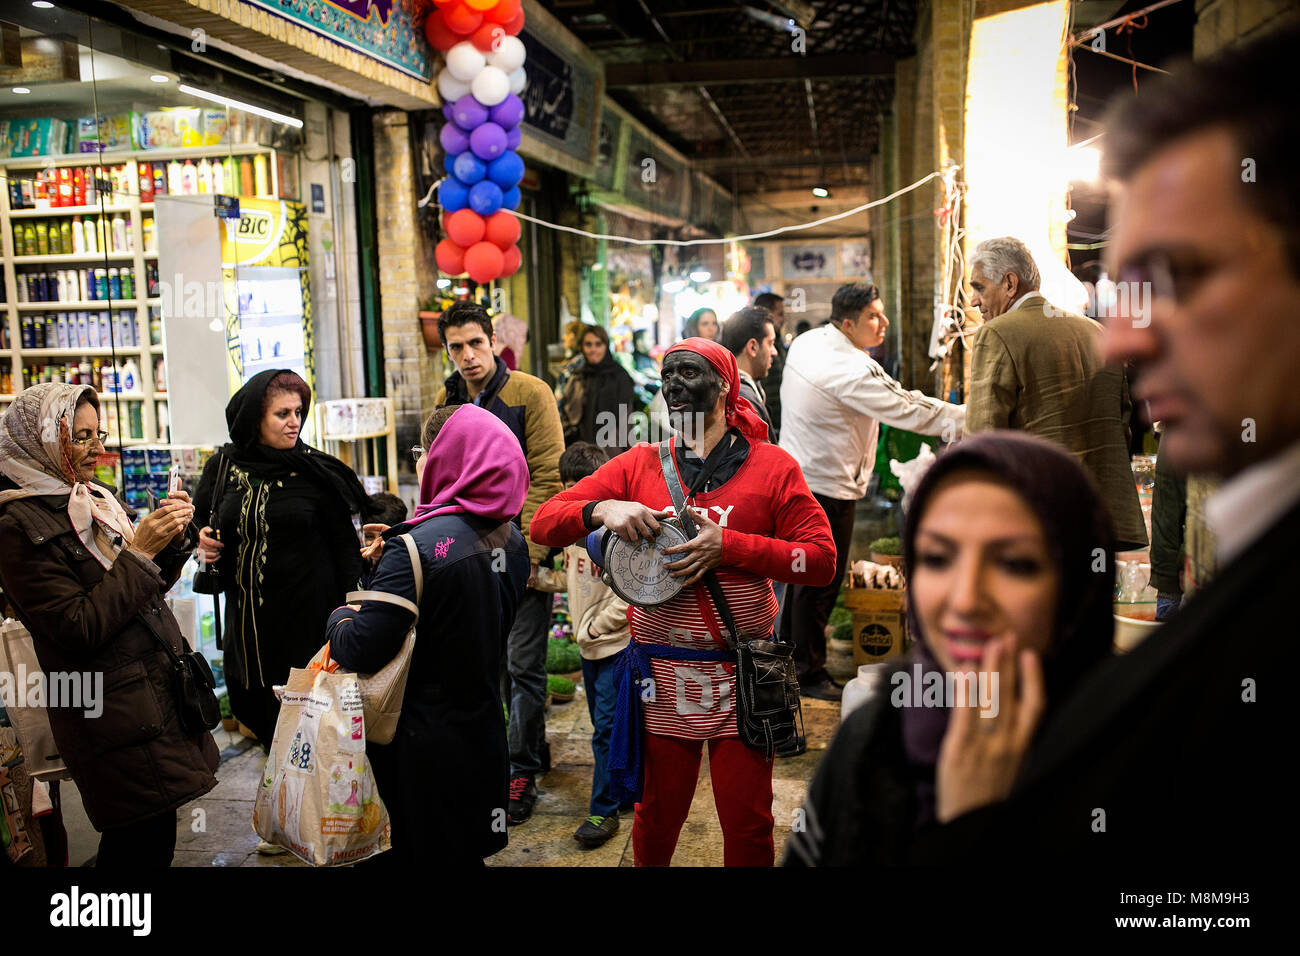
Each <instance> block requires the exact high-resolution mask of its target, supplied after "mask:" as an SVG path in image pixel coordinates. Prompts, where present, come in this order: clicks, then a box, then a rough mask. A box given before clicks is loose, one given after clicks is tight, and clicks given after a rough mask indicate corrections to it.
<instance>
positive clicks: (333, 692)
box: [253, 667, 392, 866]
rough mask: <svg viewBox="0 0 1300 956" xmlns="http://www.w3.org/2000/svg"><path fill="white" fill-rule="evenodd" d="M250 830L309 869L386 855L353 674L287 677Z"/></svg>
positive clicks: (385, 823)
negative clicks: (380, 854) (288, 853)
mask: <svg viewBox="0 0 1300 956" xmlns="http://www.w3.org/2000/svg"><path fill="white" fill-rule="evenodd" d="M253 829H254V830H256V831H257V835H258V836H260V837H261V838H262V839H263V840H265V841H266V842H267V843H273V844H275V845H276V846H282V847H284V848H285V849H286V850H288V851H289V852H290V853H292V854H293V855H294V856H296V857H298V858H299V859H300V860H303V861H304V862H306V863H310V864H311V865H312V866H344V865H347V864H349V863H358V862H360V861H361V860H364V859H367V858H368V857H372V856H374V855H376V854H378V853H383V852H384V851H385V850H388V849H390V848H391V847H392V839H391V827H390V824H389V820H388V811H387V810H385V809H384V804H383V801H382V800H380V798H379V789H378V788H377V787H376V786H375V781H374V777H373V775H372V773H371V769H370V762H369V761H368V760H367V759H366V731H365V716H364V714H363V710H362V706H361V690H360V688H359V687H358V686H357V677H356V675H355V674H348V673H330V672H329V671H327V670H323V669H299V668H296V667H295V668H294V669H292V670H291V671H289V681H288V683H287V684H285V686H284V693H283V697H282V698H281V703H280V717H279V719H278V720H277V721H276V723H275V736H274V737H273V738H272V739H271V753H270V755H269V756H268V757H267V760H266V767H265V769H264V770H263V771H262V782H261V785H260V786H259V787H258V790H257V799H256V800H255V801H254V803H253Z"/></svg>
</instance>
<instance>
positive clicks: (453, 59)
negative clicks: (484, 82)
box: [447, 40, 487, 83]
mask: <svg viewBox="0 0 1300 956" xmlns="http://www.w3.org/2000/svg"><path fill="white" fill-rule="evenodd" d="M485 66H487V57H485V56H484V55H483V54H482V53H480V52H479V49H478V47H476V46H475V45H474V44H472V43H470V42H469V41H468V40H461V41H460V42H459V43H457V44H456V45H455V46H453V47H452V48H451V49H450V50H448V51H447V69H448V70H449V71H450V72H451V75H452V76H454V77H455V78H456V79H458V80H460V81H461V82H462V83H472V82H474V77H476V76H478V74H479V71H480V70H482V69H483V67H485Z"/></svg>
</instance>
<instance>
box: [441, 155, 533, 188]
mask: <svg viewBox="0 0 1300 956" xmlns="http://www.w3.org/2000/svg"><path fill="white" fill-rule="evenodd" d="M457 175H460V174H459V173H457ZM487 177H488V179H490V180H492V181H493V182H494V183H496V184H497V185H498V186H500V187H501V188H502V189H509V188H510V187H511V186H518V185H519V182H520V180H522V179H523V178H524V161H523V160H522V159H520V158H519V154H518V153H516V152H513V151H512V152H508V153H502V154H501V155H500V156H498V157H497V158H496V159H494V160H492V162H490V163H488V166H487ZM461 178H462V179H463V178H464V177H461Z"/></svg>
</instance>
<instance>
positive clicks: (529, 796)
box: [506, 776, 537, 826]
mask: <svg viewBox="0 0 1300 956" xmlns="http://www.w3.org/2000/svg"><path fill="white" fill-rule="evenodd" d="M536 802H537V784H536V783H534V782H533V778H532V777H528V776H519V777H511V778H510V804H509V806H507V807H506V823H508V824H509V825H510V826H518V825H519V824H521V823H523V822H524V821H525V820H527V819H528V818H529V817H531V816H532V815H533V804H535V803H536Z"/></svg>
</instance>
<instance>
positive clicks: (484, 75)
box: [470, 66, 510, 106]
mask: <svg viewBox="0 0 1300 956" xmlns="http://www.w3.org/2000/svg"><path fill="white" fill-rule="evenodd" d="M470 92H471V93H473V94H474V99H476V100H478V101H479V102H480V103H482V104H483V105H484V106H496V105H497V104H498V103H500V102H501V101H502V100H504V99H505V98H506V97H507V96H509V95H510V78H509V77H507V76H506V75H505V73H503V72H502V71H501V70H498V69H497V68H496V67H495V66H485V67H483V71H482V72H481V73H479V75H478V76H476V77H474V82H473V83H471V84H470Z"/></svg>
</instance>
